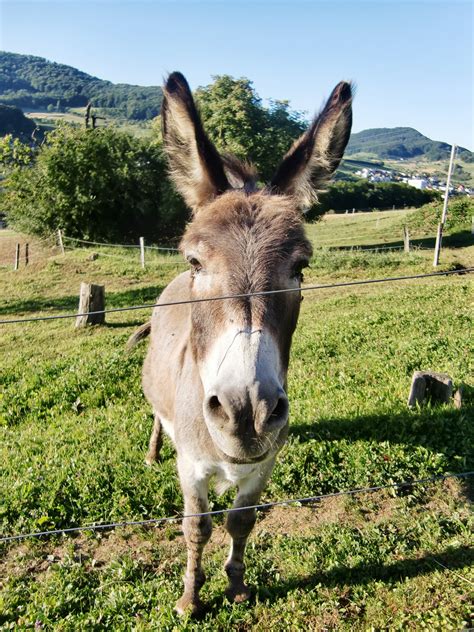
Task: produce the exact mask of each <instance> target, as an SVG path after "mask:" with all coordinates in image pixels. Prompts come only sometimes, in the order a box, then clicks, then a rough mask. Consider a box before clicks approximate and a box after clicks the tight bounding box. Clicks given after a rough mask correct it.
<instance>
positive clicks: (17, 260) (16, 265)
mask: <svg viewBox="0 0 474 632" xmlns="http://www.w3.org/2000/svg"><path fill="white" fill-rule="evenodd" d="M19 265H20V244H17V245H16V247H15V264H14V266H13V269H14V270H18V267H19Z"/></svg>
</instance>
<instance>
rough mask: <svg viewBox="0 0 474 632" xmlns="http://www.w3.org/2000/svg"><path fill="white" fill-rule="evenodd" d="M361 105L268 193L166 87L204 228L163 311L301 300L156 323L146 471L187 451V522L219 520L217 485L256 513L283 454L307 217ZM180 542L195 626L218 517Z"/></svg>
mask: <svg viewBox="0 0 474 632" xmlns="http://www.w3.org/2000/svg"><path fill="white" fill-rule="evenodd" d="M351 103H352V92H351V85H350V84H349V83H346V82H341V83H339V84H338V85H337V86H336V87H335V88H334V90H333V92H332V94H331V96H330V97H329V100H328V102H327V103H326V105H325V106H324V108H323V109H322V111H321V113H320V114H319V116H317V117H316V118H315V120H314V122H313V123H312V125H311V126H310V127H309V129H308V130H307V131H306V132H305V133H304V134H303V135H302V136H301V137H300V138H299V139H298V140H297V141H296V142H295V143H294V145H293V146H292V147H291V149H290V150H289V152H288V153H287V154H286V156H285V157H284V158H283V160H282V162H281V164H280V166H279V167H278V169H277V171H276V173H275V176H274V177H273V179H272V181H271V183H270V185H269V186H266V187H263V188H259V187H258V186H257V180H256V174H255V171H254V169H253V167H251V166H250V165H249V164H247V163H242V162H240V161H239V160H237V159H236V158H235V157H232V156H229V155H225V156H221V155H219V153H218V152H217V150H216V148H215V147H214V145H213V144H212V142H211V141H210V140H209V138H208V136H207V135H206V133H205V131H204V129H203V126H202V123H201V120H200V118H199V114H198V111H197V109H196V106H195V104H194V101H193V97H192V95H191V91H190V89H189V86H188V84H187V82H186V79H185V78H184V77H183V75H181V74H180V73H178V72H174V73H172V74H171V75H170V76H169V77H168V80H167V82H166V85H165V86H164V99H163V105H162V111H161V117H162V130H163V140H164V147H165V151H166V154H167V157H168V161H169V165H170V173H171V177H172V179H173V181H174V183H175V185H176V187H177V189H178V190H179V192H180V193H181V194H182V195H183V197H184V199H185V201H186V203H187V204H188V206H190V207H191V209H192V212H193V216H192V221H191V222H190V224H189V225H188V227H187V229H186V231H185V234H184V237H183V238H182V241H181V246H180V249H181V251H182V252H183V254H184V256H185V258H186V259H187V261H188V262H189V266H190V269H189V270H188V271H186V272H184V273H182V274H180V275H179V276H178V277H176V278H175V279H174V280H173V281H172V282H171V283H170V284H169V285H168V286H167V288H166V289H165V290H164V291H163V293H162V294H161V296H160V297H159V300H158V302H159V303H169V302H179V301H188V300H192V299H207V298H211V297H219V296H232V295H234V296H235V295H242V294H244V295H248V294H255V293H261V292H267V291H272V290H277V289H292V290H294V291H292V292H287V293H279V294H278V293H274V294H272V293H270V294H263V295H262V294H257V295H256V296H244V297H242V296H241V297H240V298H230V299H226V300H215V301H209V302H207V301H206V302H204V301H203V302H195V303H191V304H189V303H188V304H181V305H174V306H168V307H156V308H155V309H154V311H153V314H152V319H151V332H150V333H151V340H150V346H149V350H148V354H147V356H146V359H145V363H144V367H143V379H142V382H143V389H144V392H145V395H146V397H147V399H148V401H149V402H150V404H151V406H152V408H153V411H154V416H155V417H154V418H155V421H154V427H153V432H152V435H151V438H150V444H149V451H148V455H147V462H148V463H152V462H153V461H156V460H157V459H158V457H159V451H160V447H161V441H162V429H164V430H165V432H166V433H167V434H168V435H169V437H170V438H171V439H172V441H173V443H174V445H175V447H176V451H177V466H178V473H179V479H180V483H181V488H182V491H183V495H184V512H185V515H189V514H202V513H204V512H207V511H208V490H209V484H210V479H211V478H212V477H215V479H216V489H217V491H218V492H220V491H222V490H224V489H225V488H226V486H235V487H236V488H237V494H236V498H235V502H234V505H233V507H234V508H236V509H237V508H240V507H248V506H249V505H255V504H256V503H258V502H259V499H260V495H261V493H262V490H263V489H264V487H265V484H266V483H267V481H268V479H269V477H270V475H271V472H272V469H273V466H274V463H275V458H276V455H277V453H278V452H279V450H280V449H281V448H282V446H283V444H284V443H285V440H286V437H287V434H288V397H287V395H286V376H287V371H288V362H289V355H290V345H291V338H292V334H293V332H294V330H295V327H296V323H297V320H298V315H299V310H300V302H301V294H300V292H299V291H298V289H299V288H300V287H301V281H302V269H303V268H304V267H305V266H307V265H308V262H309V260H310V257H311V254H312V249H311V245H310V243H309V241H308V240H307V238H306V237H305V234H304V229H303V222H302V214H301V211H302V210H303V209H304V208H305V207H307V206H309V205H310V204H311V203H313V202H314V201H315V200H316V192H317V191H318V190H320V189H321V187H322V186H323V185H324V183H325V182H326V181H327V180H328V179H329V178H330V176H331V175H332V173H333V172H334V171H335V169H336V168H337V166H338V165H339V163H340V161H341V158H342V156H343V153H344V149H345V147H346V144H347V141H348V139H349V134H350V128H351V122H352V112H351ZM142 336H143V332H141V334H140V337H142ZM255 519H256V516H255V510H254V509H249V508H247V509H243V510H240V511H235V512H234V511H232V512H230V513H229V514H228V517H227V521H226V529H227V531H228V533H229V534H230V537H231V549H230V554H229V556H228V559H227V561H226V563H225V570H226V572H227V576H228V580H229V583H228V588H227V591H226V594H227V596H228V598H229V599H230V600H232V601H234V602H241V601H244V600H246V599H248V598H249V596H250V590H249V588H248V587H247V586H246V584H245V582H244V571H245V566H244V551H245V546H246V542H247V538H248V536H249V534H250V532H251V530H252V528H253V526H254V524H255ZM183 531H184V535H185V539H186V544H187V567H186V572H185V575H184V592H183V595H182V596H181V598H180V599H179V600H178V602H177V604H176V610H177V611H178V612H179V613H180V614H183V613H185V612H189V613H191V614H195V613H197V612H198V611H199V610H200V609H201V608H202V602H201V600H200V598H199V592H200V589H201V587H202V585H203V584H204V582H205V575H204V572H203V570H202V564H201V559H202V553H203V549H204V546H205V544H206V542H207V541H208V540H209V538H210V535H211V531H212V521H211V518H210V516H208V515H205V516H194V517H189V518H185V519H184V520H183Z"/></svg>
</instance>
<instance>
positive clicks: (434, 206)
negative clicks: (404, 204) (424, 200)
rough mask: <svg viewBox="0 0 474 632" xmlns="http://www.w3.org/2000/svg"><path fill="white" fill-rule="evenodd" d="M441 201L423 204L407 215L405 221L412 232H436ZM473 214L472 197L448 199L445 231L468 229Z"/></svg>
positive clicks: (473, 202)
mask: <svg viewBox="0 0 474 632" xmlns="http://www.w3.org/2000/svg"><path fill="white" fill-rule="evenodd" d="M442 212H443V203H442V202H441V201H439V202H432V203H430V204H425V205H424V206H422V207H421V208H419V209H417V210H416V211H414V212H413V213H411V214H410V215H409V217H408V218H407V221H406V222H405V223H406V224H407V226H408V227H409V228H411V229H412V231H414V232H418V233H423V234H431V233H434V232H436V229H437V227H438V224H439V222H440V221H441V214H442ZM473 216H474V199H473V198H471V197H468V196H463V197H458V198H454V199H450V200H449V205H448V212H447V215H446V224H445V232H447V233H455V232H460V231H464V230H469V229H470V226H471V222H472V217H473Z"/></svg>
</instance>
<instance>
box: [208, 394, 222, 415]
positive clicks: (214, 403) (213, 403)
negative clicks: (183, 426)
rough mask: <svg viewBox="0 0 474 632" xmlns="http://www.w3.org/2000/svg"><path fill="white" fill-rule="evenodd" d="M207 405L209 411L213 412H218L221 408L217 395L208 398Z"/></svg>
mask: <svg viewBox="0 0 474 632" xmlns="http://www.w3.org/2000/svg"><path fill="white" fill-rule="evenodd" d="M208 405H209V408H210V409H211V410H214V411H217V410H219V408H220V407H221V403H220V401H219V398H218V397H217V395H213V396H212V397H210V398H209V401H208Z"/></svg>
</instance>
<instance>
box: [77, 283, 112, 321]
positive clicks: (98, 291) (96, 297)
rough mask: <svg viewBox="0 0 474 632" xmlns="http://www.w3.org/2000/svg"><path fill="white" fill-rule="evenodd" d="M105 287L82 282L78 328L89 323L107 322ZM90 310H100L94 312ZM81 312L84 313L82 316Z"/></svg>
mask: <svg viewBox="0 0 474 632" xmlns="http://www.w3.org/2000/svg"><path fill="white" fill-rule="evenodd" d="M104 310H105V287H104V286H103V285H92V284H91V283H81V291H80V294H79V312H78V314H79V315H78V316H77V318H76V328H77V327H86V326H87V325H102V324H103V323H105V314H104ZM90 312H99V313H98V314H92V313H90ZM81 314H83V315H82V316H81Z"/></svg>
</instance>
